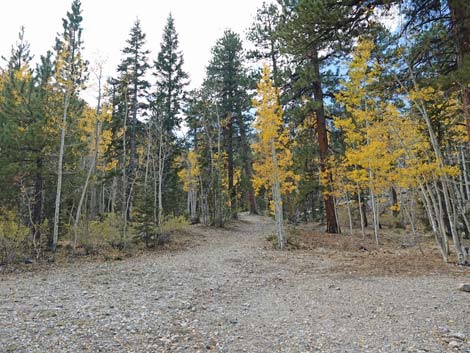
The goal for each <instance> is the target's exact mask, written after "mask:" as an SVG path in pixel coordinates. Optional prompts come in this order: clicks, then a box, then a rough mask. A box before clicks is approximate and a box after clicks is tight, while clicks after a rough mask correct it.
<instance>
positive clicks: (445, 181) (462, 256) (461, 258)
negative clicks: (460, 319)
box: [410, 71, 467, 265]
mask: <svg viewBox="0 0 470 353" xmlns="http://www.w3.org/2000/svg"><path fill="white" fill-rule="evenodd" d="M410 74H411V78H412V80H413V84H414V86H415V87H418V85H417V84H416V81H415V78H414V76H413V72H412V71H411V72H410ZM416 106H417V108H418V110H419V111H420V113H421V115H422V116H423V117H424V120H425V122H426V126H427V129H428V134H429V138H430V140H431V146H432V148H433V150H434V154H435V156H436V160H437V162H438V164H439V167H441V168H442V169H443V168H444V166H445V164H444V158H443V155H442V152H441V149H440V147H439V143H438V141H437V137H436V134H435V132H434V128H433V126H432V122H431V119H430V117H429V115H428V112H427V110H426V106H425V104H424V102H423V101H419V102H416ZM440 181H441V184H442V191H443V194H444V204H445V207H446V211H447V216H448V220H449V225H450V230H451V234H452V239H453V241H454V246H455V250H456V252H457V256H458V262H459V264H461V265H464V264H466V260H467V259H466V257H467V256H466V251H465V249H464V247H463V246H462V241H461V238H460V235H459V234H458V232H457V230H456V225H455V217H454V212H453V209H452V205H451V200H450V195H449V191H450V190H449V184H450V181H449V177H448V175H447V174H444V175H442V176H441V177H440Z"/></svg>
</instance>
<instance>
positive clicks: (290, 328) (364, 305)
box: [0, 215, 470, 353]
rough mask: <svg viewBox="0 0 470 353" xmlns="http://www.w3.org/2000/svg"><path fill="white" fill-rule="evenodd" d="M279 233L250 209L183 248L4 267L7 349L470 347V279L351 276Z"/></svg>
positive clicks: (1, 334) (269, 352) (2, 334)
mask: <svg viewBox="0 0 470 353" xmlns="http://www.w3.org/2000/svg"><path fill="white" fill-rule="evenodd" d="M270 232H273V223H272V222H271V221H270V220H269V219H267V218H262V217H252V216H248V215H243V216H242V217H241V220H240V221H238V222H236V223H235V224H233V225H232V226H231V227H229V228H228V229H224V230H217V229H206V228H203V227H200V226H195V227H193V228H192V230H191V233H193V234H194V238H195V239H197V240H196V241H195V244H194V246H192V247H190V248H189V249H186V250H182V251H176V252H167V253H154V254H148V255H144V256H141V257H136V258H131V259H128V260H125V261H120V262H107V263H79V264H77V265H76V266H66V267H64V268H56V269H50V270H47V271H42V272H36V273H22V274H11V275H4V277H0V352H2V353H3V352H194V353H195V352H210V351H212V352H266V353H274V352H283V353H284V352H285V353H288V352H289V353H295V352H311V353H313V352H327V353H330V352H374V353H377V352H470V293H464V292H459V291H457V290H456V289H457V287H458V285H459V283H460V282H462V281H463V279H462V278H458V277H455V276H447V275H428V276H421V277H413V278H410V277H358V276H348V275H347V274H344V273H341V274H340V273H337V272H335V271H333V270H332V269H333V268H334V267H335V265H336V264H335V263H334V261H335V260H332V259H330V258H328V257H326V256H321V255H319V254H318V253H315V252H312V251H310V252H307V251H285V252H278V251H275V250H271V249H270V248H269V246H268V245H267V242H266V240H265V239H266V236H267V235H268V234H269V233H270ZM336 261H337V260H336Z"/></svg>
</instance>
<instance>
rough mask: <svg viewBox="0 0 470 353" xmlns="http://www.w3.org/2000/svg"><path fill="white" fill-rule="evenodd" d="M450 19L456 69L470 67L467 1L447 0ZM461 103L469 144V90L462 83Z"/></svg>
mask: <svg viewBox="0 0 470 353" xmlns="http://www.w3.org/2000/svg"><path fill="white" fill-rule="evenodd" d="M448 5H449V9H450V13H451V18H452V31H453V34H454V37H455V42H456V44H457V67H458V68H459V69H462V68H463V67H464V66H465V65H470V4H469V2H468V0H448ZM462 102H463V106H464V116H465V124H466V127H467V135H468V141H469V142H470V88H469V87H468V82H462Z"/></svg>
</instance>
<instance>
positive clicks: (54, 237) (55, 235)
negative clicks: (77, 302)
mask: <svg viewBox="0 0 470 353" xmlns="http://www.w3.org/2000/svg"><path fill="white" fill-rule="evenodd" d="M69 102H70V89H67V91H66V92H65V97H64V110H63V116H62V126H61V128H60V149H59V162H58V165H57V190H56V196H55V211H54V230H53V233H52V249H51V250H52V259H53V260H54V259H55V253H56V251H57V241H58V239H59V220H60V197H61V193H62V175H63V164H64V152H65V134H66V132H67V114H68V109H69Z"/></svg>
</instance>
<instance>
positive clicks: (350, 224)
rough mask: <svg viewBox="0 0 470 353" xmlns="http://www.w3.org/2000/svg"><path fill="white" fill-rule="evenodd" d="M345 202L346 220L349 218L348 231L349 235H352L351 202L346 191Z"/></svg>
mask: <svg viewBox="0 0 470 353" xmlns="http://www.w3.org/2000/svg"><path fill="white" fill-rule="evenodd" d="M346 204H347V206H348V220H349V233H350V234H351V236H352V235H353V220H352V213H351V204H350V199H349V193H348V192H347V193H346Z"/></svg>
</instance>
